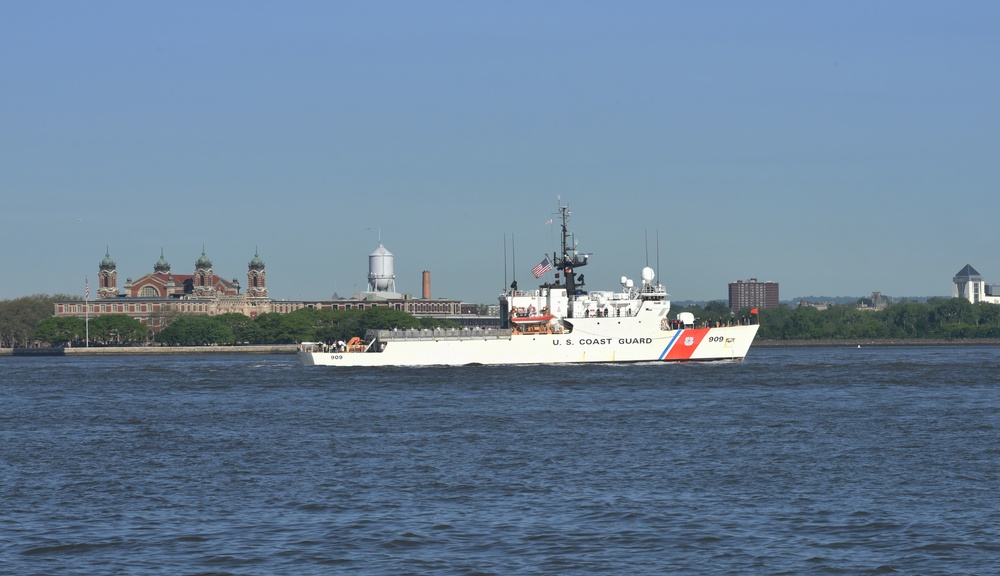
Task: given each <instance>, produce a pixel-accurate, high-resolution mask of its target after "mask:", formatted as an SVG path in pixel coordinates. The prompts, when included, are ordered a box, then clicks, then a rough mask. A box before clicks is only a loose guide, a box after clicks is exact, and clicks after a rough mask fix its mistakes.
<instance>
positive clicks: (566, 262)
mask: <svg viewBox="0 0 1000 576" xmlns="http://www.w3.org/2000/svg"><path fill="white" fill-rule="evenodd" d="M559 213H560V216H561V220H562V242H561V245H560V248H561V249H562V254H561V255H559V254H553V255H552V263H553V265H554V266H555V267H556V268H557V269H559V270H561V271H562V274H563V277H564V278H565V279H566V295H567V296H569V297H571V298H572V297H573V296H574V295H575V294H576V291H577V289H578V288H577V278H576V273H575V272H574V271H573V270H574V269H575V268H579V267H581V266H586V265H587V259H588V258H589V254H584V255H583V256H580V254H578V253H577V252H576V246H575V245H571V243H570V239H571V238H572V236H571V235H570V233H569V228H568V227H567V226H566V224H567V223H568V222H569V215H570V210H569V206H560V207H559ZM583 285H584V282H583V275H582V274H581V275H580V278H579V287H581V288H582V287H583Z"/></svg>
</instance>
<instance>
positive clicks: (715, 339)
mask: <svg viewBox="0 0 1000 576" xmlns="http://www.w3.org/2000/svg"><path fill="white" fill-rule="evenodd" d="M724 340H725V339H724V338H723V337H722V336H709V337H708V341H709V342H723V341H724Z"/></svg>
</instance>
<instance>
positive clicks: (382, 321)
mask: <svg viewBox="0 0 1000 576" xmlns="http://www.w3.org/2000/svg"><path fill="white" fill-rule="evenodd" d="M73 299H74V298H73V297H72V296H66V295H55V296H45V295H35V296H25V297H22V298H16V299H13V300H0V348H18V347H30V346H34V345H51V346H66V345H68V346H82V345H83V344H84V343H85V342H89V343H90V344H91V345H109V346H110V345H114V346H127V345H137V344H152V343H158V344H167V345H185V346H197V345H209V344H220V345H227V344H294V343H298V342H303V341H322V342H334V341H337V340H349V339H350V338H351V337H352V336H361V335H364V333H365V331H366V330H368V329H392V328H398V329H400V330H405V329H410V328H416V329H424V328H428V329H430V328H438V327H441V328H449V327H457V326H458V325H457V324H456V323H454V322H448V321H442V320H436V319H433V318H416V317H414V316H412V315H411V314H408V313H406V312H402V311H399V310H393V309H390V308H385V307H375V308H368V309H366V310H316V309H313V308H303V309H302V310H297V311H295V312H292V313H289V314H276V313H270V314H261V315H260V316H258V317H257V318H254V319H251V318H249V317H248V316H244V315H243V314H222V315H219V316H201V315H177V316H174V317H173V318H172V319H170V320H169V324H168V325H167V326H166V327H165V328H163V329H162V330H160V331H159V332H157V333H153V332H152V331H150V330H148V329H147V328H146V327H145V326H144V325H143V324H142V323H140V322H139V321H138V320H136V319H134V318H131V317H129V316H127V315H125V314H102V315H99V316H94V317H93V318H91V319H90V321H89V334H88V323H87V322H86V321H85V320H84V319H83V318H72V317H55V316H53V315H52V311H53V308H54V304H55V303H56V302H60V301H67V300H73ZM859 304H860V302H859ZM680 312H691V313H693V314H694V315H695V317H696V318H698V319H699V321H700V322H703V323H708V324H714V323H717V322H718V323H723V324H726V323H730V322H732V323H740V322H742V321H744V320H745V319H747V318H750V317H751V316H752V315H751V314H750V309H749V308H747V309H744V310H740V311H738V312H733V311H731V310H730V309H729V307H728V306H727V305H726V303H725V302H722V301H713V302H709V303H707V304H706V305H704V306H698V305H696V306H688V307H683V308H675V309H673V310H671V315H672V316H675V315H676V314H677V313H680ZM759 312H760V315H759V320H760V325H761V326H760V331H759V332H758V338H761V339H766V340H859V339H866V340H868V339H871V340H878V339H889V338H892V339H905V338H939V339H949V340H950V339H965V338H1000V305H996V304H986V303H982V302H980V303H976V304H972V303H971V302H969V301H968V300H965V299H963V298H931V299H929V300H927V302H900V303H896V304H892V305H890V306H888V307H886V308H884V309H881V310H870V309H863V308H859V307H858V306H857V305H846V304H845V305H833V306H830V307H829V308H827V309H825V310H819V309H817V308H813V307H808V306H801V307H795V308H792V307H789V306H786V305H782V306H779V307H778V308H770V309H761V310H760V311H759Z"/></svg>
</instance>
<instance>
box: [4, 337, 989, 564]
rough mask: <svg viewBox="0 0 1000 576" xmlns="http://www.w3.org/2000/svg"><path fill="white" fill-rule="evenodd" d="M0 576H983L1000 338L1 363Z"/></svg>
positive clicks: (15, 360)
mask: <svg viewBox="0 0 1000 576" xmlns="http://www.w3.org/2000/svg"><path fill="white" fill-rule="evenodd" d="M0 400H2V403H0V572H3V573H10V574H96V573H100V574H110V573H114V574H329V573H337V572H351V573H356V574H514V573H519V574H653V573H668V572H679V573H716V574H722V573H730V574H802V573H812V574H883V573H902V574H913V573H920V574H995V573H997V572H1000V504H998V499H1000V490H998V489H1000V348H997V347H962V348H955V347H926V348H864V349H860V350H859V349H851V348H822V349H768V348H757V349H753V350H751V353H750V356H749V358H748V359H747V361H746V362H744V363H742V364H700V365H699V364H689V365H675V366H661V365H630V366H583V367H570V368H551V367H517V368H485V367H470V368H450V369H437V368H429V369H419V370H399V369H392V370H382V371H378V372H374V371H337V370H332V369H323V368H312V369H306V368H303V367H301V366H299V364H298V363H297V361H296V360H295V358H294V357H291V356H221V357H201V356H198V357H177V358H174V357H143V358H83V359H77V358H0Z"/></svg>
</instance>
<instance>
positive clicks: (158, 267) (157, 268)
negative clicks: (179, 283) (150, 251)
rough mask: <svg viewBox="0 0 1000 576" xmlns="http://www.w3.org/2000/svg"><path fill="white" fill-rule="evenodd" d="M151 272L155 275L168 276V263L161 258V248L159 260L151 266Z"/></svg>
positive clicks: (161, 249)
mask: <svg viewBox="0 0 1000 576" xmlns="http://www.w3.org/2000/svg"><path fill="white" fill-rule="evenodd" d="M153 272H154V273H156V274H170V262H167V259H166V258H164V257H163V248H160V259H159V260H157V261H156V264H153Z"/></svg>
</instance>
